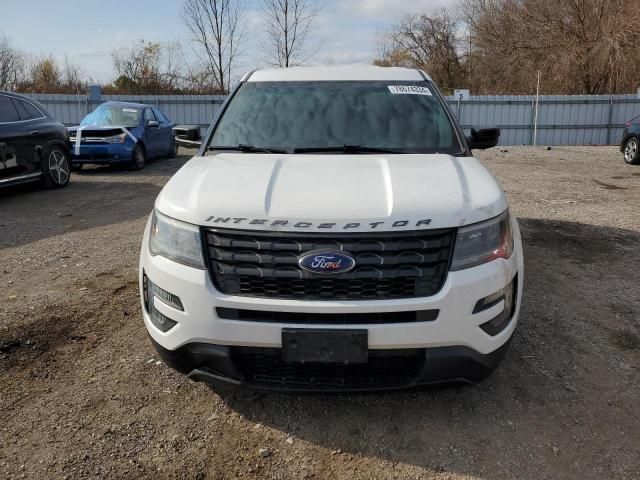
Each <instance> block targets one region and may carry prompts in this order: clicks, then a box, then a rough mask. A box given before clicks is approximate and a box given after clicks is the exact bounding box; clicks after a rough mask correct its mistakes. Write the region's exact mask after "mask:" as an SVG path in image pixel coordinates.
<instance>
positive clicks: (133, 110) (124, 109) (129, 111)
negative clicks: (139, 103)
mask: <svg viewBox="0 0 640 480" xmlns="http://www.w3.org/2000/svg"><path fill="white" fill-rule="evenodd" d="M122 111H123V112H127V113H138V110H136V109H135V108H123V109H122Z"/></svg>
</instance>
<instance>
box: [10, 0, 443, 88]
mask: <svg viewBox="0 0 640 480" xmlns="http://www.w3.org/2000/svg"><path fill="white" fill-rule="evenodd" d="M450 2H451V0H412V1H406V0H398V1H394V0H326V2H325V7H324V9H323V10H322V12H321V14H320V15H319V16H318V18H317V21H316V27H315V30H314V32H313V35H312V37H311V39H310V43H311V45H310V46H311V47H312V48H314V49H317V50H318V53H317V54H316V55H315V57H314V58H313V59H312V60H310V62H309V63H313V64H336V65H337V64H369V63H371V61H372V59H373V57H374V55H375V38H376V33H377V32H379V31H381V30H384V29H386V28H387V27H389V26H390V25H391V24H393V23H394V22H397V21H398V20H399V19H400V18H402V17H403V16H404V15H406V14H408V13H417V12H427V13H430V12H433V11H434V10H437V9H438V8H440V7H442V6H444V5H447V4H449V3H450ZM259 4H260V0H247V12H246V17H245V20H246V22H247V29H248V32H249V35H247V37H248V38H247V41H246V42H245V45H244V46H245V48H244V52H245V54H244V56H243V58H242V59H241V61H240V63H239V65H238V70H239V71H238V72H237V73H238V74H241V73H242V71H244V70H252V69H254V68H259V67H264V66H266V62H265V60H264V54H263V52H262V50H261V48H260V44H261V39H262V33H261V32H262V30H263V25H262V21H261V18H260V14H259V10H258V7H259ZM181 6H182V0H162V1H160V0H129V1H123V0H111V1H110V2H104V1H98V0H83V1H80V0H65V1H64V2H62V1H51V0H29V1H25V0H2V22H0V36H2V35H5V36H7V37H8V38H9V40H10V41H11V43H12V44H13V46H14V47H16V48H18V49H20V50H23V51H25V52H27V53H30V54H34V55H46V54H52V55H54V57H55V58H57V59H59V60H63V59H64V58H65V56H66V57H67V58H68V59H69V60H70V61H71V62H72V63H73V64H76V65H78V66H80V67H81V68H82V69H83V70H84V71H85V72H86V73H87V74H88V75H90V76H91V77H92V78H93V79H94V80H96V81H109V80H111V79H112V76H113V71H112V65H111V50H112V48H114V47H119V46H123V45H127V44H130V43H131V42H134V41H136V40H138V39H145V40H150V41H173V40H179V41H180V42H181V43H182V44H183V45H184V46H185V51H186V52H187V54H188V52H189V51H190V50H191V45H190V42H189V34H188V32H187V30H186V28H185V26H184V24H183V23H182V20H181V19H180V9H181ZM27 26H28V27H27Z"/></svg>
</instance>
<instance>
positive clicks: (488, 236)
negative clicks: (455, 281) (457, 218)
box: [451, 210, 513, 270]
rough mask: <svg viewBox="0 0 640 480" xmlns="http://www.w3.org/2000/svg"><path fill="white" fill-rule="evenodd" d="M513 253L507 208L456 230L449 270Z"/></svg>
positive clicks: (460, 268) (471, 265)
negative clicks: (486, 218)
mask: <svg viewBox="0 0 640 480" xmlns="http://www.w3.org/2000/svg"><path fill="white" fill-rule="evenodd" d="M512 253H513V232H512V231H511V217H510V215H509V211H508V210H507V211H506V212H504V213H503V214H502V215H499V216H497V217H495V218H492V219H491V220H487V221H486V222H482V223H476V224H474V225H469V226H468V227H462V228H460V229H459V230H458V235H457V237H456V244H455V251H454V253H453V262H452V263H451V270H462V269H463V268H469V267H475V266H476V265H480V264H481V263H486V262H490V261H491V260H495V259H496V258H509V257H510V256H511V254H512Z"/></svg>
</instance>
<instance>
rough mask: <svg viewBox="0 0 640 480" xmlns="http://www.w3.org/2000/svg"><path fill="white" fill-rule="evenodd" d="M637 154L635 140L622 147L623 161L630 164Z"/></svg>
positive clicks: (636, 141)
mask: <svg viewBox="0 0 640 480" xmlns="http://www.w3.org/2000/svg"><path fill="white" fill-rule="evenodd" d="M637 153H638V140H636V139H635V138H631V139H629V141H627V144H626V145H625V147H624V159H625V160H626V161H627V162H632V161H633V160H634V159H635V158H636V154H637Z"/></svg>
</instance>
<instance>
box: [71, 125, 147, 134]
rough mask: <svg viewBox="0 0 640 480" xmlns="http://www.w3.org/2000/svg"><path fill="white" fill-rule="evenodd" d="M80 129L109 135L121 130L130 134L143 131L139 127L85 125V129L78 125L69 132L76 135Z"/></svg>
mask: <svg viewBox="0 0 640 480" xmlns="http://www.w3.org/2000/svg"><path fill="white" fill-rule="evenodd" d="M79 128H82V131H85V130H86V131H91V132H103V133H108V132H110V131H111V130H119V131H124V130H128V131H129V132H136V133H137V132H138V131H139V130H141V127H139V126H137V127H126V126H124V125H105V126H98V125H85V126H83V127H80V125H76V126H75V127H67V131H68V132H69V133H75V132H76V131H77V130H78V129H79Z"/></svg>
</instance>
